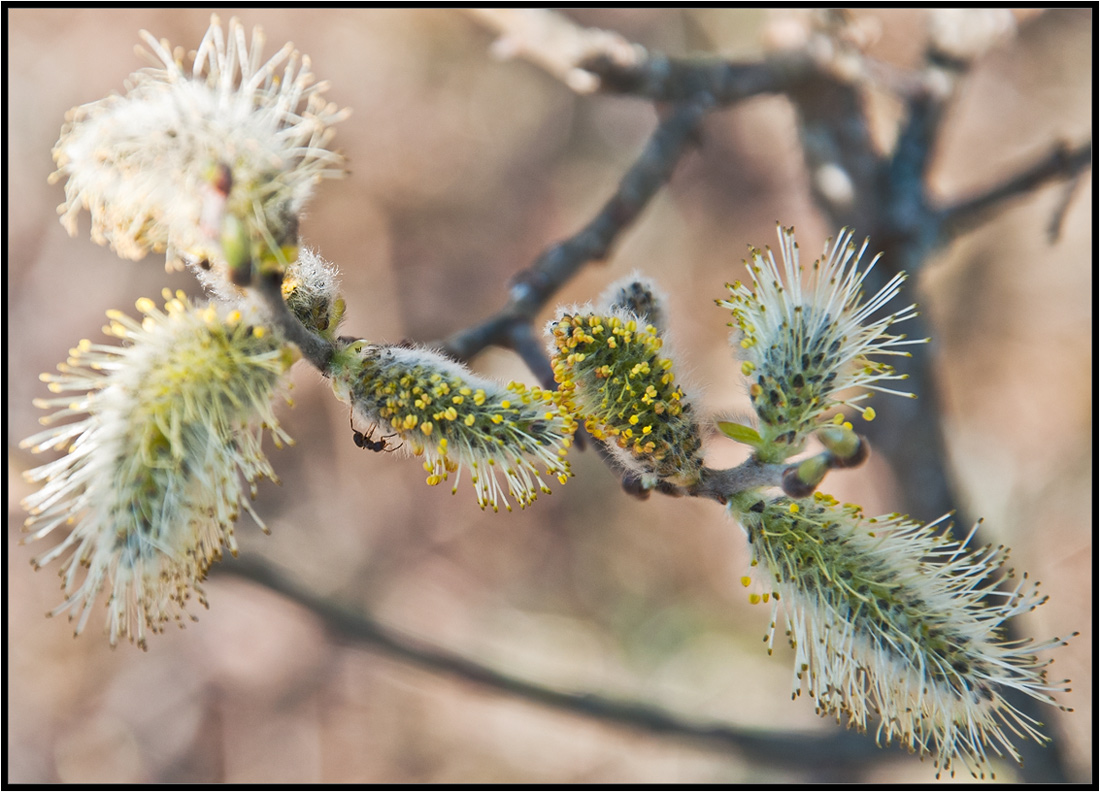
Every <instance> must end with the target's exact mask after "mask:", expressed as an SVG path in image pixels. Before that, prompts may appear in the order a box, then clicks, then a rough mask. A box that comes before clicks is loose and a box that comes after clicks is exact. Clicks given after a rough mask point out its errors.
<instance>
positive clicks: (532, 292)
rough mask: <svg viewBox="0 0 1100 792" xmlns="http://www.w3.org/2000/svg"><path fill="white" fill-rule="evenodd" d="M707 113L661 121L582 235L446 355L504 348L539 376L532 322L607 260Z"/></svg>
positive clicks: (529, 275) (546, 255)
mask: <svg viewBox="0 0 1100 792" xmlns="http://www.w3.org/2000/svg"><path fill="white" fill-rule="evenodd" d="M707 109H708V108H707V106H706V105H704V104H700V103H691V104H686V105H683V106H680V107H677V108H675V109H674V110H673V111H672V113H671V114H670V115H669V116H668V117H667V118H665V119H664V120H662V121H661V122H660V124H658V126H657V129H656V130H655V131H654V132H653V135H652V136H651V137H650V139H649V142H648V143H647V144H646V146H645V148H644V149H643V150H642V154H641V156H640V157H639V158H638V160H637V161H636V162H635V163H634V164H633V165H632V166H631V168H630V170H628V171H627V172H626V175H624V176H623V179H622V181H621V182H620V183H619V188H618V190H616V192H615V194H614V195H613V196H612V197H611V199H610V200H609V201H608V202H607V203H606V204H604V207H603V208H602V209H601V210H600V212H599V214H597V215H596V216H595V217H594V218H593V219H592V221H591V222H589V223H588V225H586V226H585V227H584V228H582V229H581V230H580V231H579V232H578V233H576V234H575V235H573V236H572V237H570V238H568V239H566V240H564V241H562V242H559V243H558V244H556V245H554V246H552V247H550V248H549V249H547V250H546V251H544V252H543V253H542V254H541V255H540V256H539V257H538V259H537V260H536V261H535V263H534V264H533V265H532V266H531V267H530V268H529V269H527V270H524V271H523V272H521V273H519V274H518V275H517V276H516V277H515V279H514V280H513V284H512V288H511V294H510V295H509V299H508V302H507V304H506V305H505V306H504V307H503V308H501V309H500V311H498V312H497V313H496V314H495V315H493V316H491V317H490V318H488V319H487V320H485V321H484V322H482V323H481V324H478V325H476V326H474V327H470V328H467V329H465V330H461V331H459V332H457V333H455V334H454V335H452V336H451V337H450V338H448V339H447V340H446V341H445V342H444V343H443V344H442V346H443V348H444V349H445V350H446V351H447V352H448V354H451V355H453V356H454V357H456V358H458V359H460V360H468V359H469V358H471V357H473V356H474V355H476V354H477V353H478V352H481V351H482V350H483V349H485V348H486V347H487V346H492V345H496V346H502V347H506V348H509V349H514V350H516V351H517V352H522V353H523V356H524V360H525V361H526V362H527V364H528V365H529V366H531V367H532V370H533V371H535V373H536V374H539V373H540V372H539V369H542V368H543V366H542V364H537V367H536V366H532V361H531V360H529V359H528V357H529V356H530V355H531V354H532V347H531V344H530V339H531V332H532V331H531V322H532V321H533V319H534V317H535V315H536V314H537V313H538V312H539V311H540V310H541V309H542V308H543V306H544V305H545V304H546V303H547V301H548V300H549V299H550V298H551V297H552V296H553V295H554V293H555V292H557V290H558V289H560V288H561V286H562V285H563V284H564V283H565V282H566V281H568V280H569V279H570V278H572V277H573V276H574V275H575V274H576V273H577V271H578V270H579V269H580V268H581V267H583V266H585V265H586V264H588V263H589V262H592V261H599V260H601V259H604V258H606V257H607V255H608V254H609V253H610V250H611V248H612V246H613V245H614V244H615V242H616V240H617V239H618V238H619V236H620V235H621V234H622V232H623V231H624V230H625V229H626V228H627V227H629V226H630V224H631V223H633V222H634V220H636V219H637V217H638V216H639V215H640V214H641V213H642V210H643V209H645V207H646V206H647V205H648V204H649V201H650V199H651V198H652V197H653V196H654V195H655V194H656V193H657V191H658V190H659V189H660V188H661V187H662V186H664V184H665V182H667V181H668V179H669V177H670V176H671V175H672V171H673V169H674V168H675V167H676V163H677V162H679V160H680V157H681V156H682V155H683V153H684V152H685V151H686V150H687V147H688V145H689V144H690V143H691V142H692V140H693V139H694V135H695V132H696V130H697V129H698V127H699V123H700V122H701V121H702V119H703V116H704V115H705V114H706V111H707ZM540 379H541V376H540ZM550 386H551V387H552V378H551V382H550Z"/></svg>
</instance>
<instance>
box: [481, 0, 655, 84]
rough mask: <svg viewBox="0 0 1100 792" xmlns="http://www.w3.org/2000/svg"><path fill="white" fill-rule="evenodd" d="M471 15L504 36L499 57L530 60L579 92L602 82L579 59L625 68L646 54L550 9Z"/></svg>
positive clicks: (488, 10) (483, 10) (499, 42)
mask: <svg viewBox="0 0 1100 792" xmlns="http://www.w3.org/2000/svg"><path fill="white" fill-rule="evenodd" d="M467 13H468V14H470V16H472V17H473V18H474V19H476V20H477V21H478V22H480V23H481V24H483V25H485V26H487V27H489V28H490V29H492V30H493V31H495V32H496V33H498V34H500V38H498V39H497V40H496V41H495V42H494V43H493V47H492V52H493V54H494V55H496V56H497V57H498V58H523V59H525V60H529V61H531V62H532V63H535V64H537V65H539V66H541V67H542V68H543V69H545V70H546V71H547V72H549V73H550V74H552V75H554V76H555V77H557V78H558V79H559V80H561V81H562V82H564V83H565V84H566V85H568V86H569V87H570V88H572V89H573V90H574V91H576V92H577V93H591V92H592V91H595V90H596V89H597V88H598V87H599V80H598V79H597V78H596V77H595V76H594V75H592V74H591V73H590V72H588V71H586V70H585V69H584V68H582V67H580V66H579V64H580V63H581V61H583V60H585V59H587V58H591V57H593V56H597V55H598V56H600V57H603V58H607V59H608V60H611V61H613V62H615V63H619V64H622V65H624V66H626V65H629V64H632V63H636V62H637V61H639V60H640V59H642V58H643V57H644V55H645V50H644V49H643V48H642V47H641V46H639V45H637V44H632V43H631V42H629V41H627V40H626V39H625V38H623V37H622V36H620V35H619V34H618V33H612V32H611V31H608V30H600V29H598V28H585V27H581V26H580V25H577V24H574V23H573V22H572V21H570V20H569V19H567V18H566V17H564V16H562V15H561V14H558V13H556V12H554V11H548V10H546V9H534V8H470V9H467Z"/></svg>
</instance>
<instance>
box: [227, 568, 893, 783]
mask: <svg viewBox="0 0 1100 792" xmlns="http://www.w3.org/2000/svg"><path fill="white" fill-rule="evenodd" d="M217 570H218V573H219V574H220V573H228V574H232V575H236V576H238V577H240V578H243V579H245V580H249V581H251V582H253V583H256V584H258V585H261V586H264V587H265V588H267V589H270V590H271V591H274V592H276V593H278V594H280V595H281V596H283V597H285V598H286V599H287V600H289V601H291V602H293V603H295V604H297V605H300V606H302V607H303V608H305V609H306V610H308V611H310V612H311V613H313V614H314V615H316V616H317V617H318V618H320V619H321V620H322V621H323V622H324V623H325V625H326V626H327V627H328V628H329V629H330V630H331V631H332V632H333V633H334V634H335V635H337V636H339V637H340V638H342V639H343V640H345V641H350V642H352V643H354V644H357V645H361V646H363V647H365V648H369V649H371V650H373V651H378V652H382V653H383V654H386V655H388V656H390V657H394V658H396V659H398V660H401V661H402V662H407V663H411V664H413V665H416V666H419V667H421V668H424V669H426V670H428V671H432V672H436V673H442V674H446V675H447V676H450V677H454V678H457V679H461V680H464V681H466V682H472V683H474V684H476V685H478V686H480V687H483V688H487V689H489V690H492V691H495V692H497V693H502V694H506V695H509V696H515V697H518V698H521V699H524V700H526V701H530V702H533V703H537V704H541V705H543V706H547V707H552V708H554V709H558V710H561V711H563V712H567V713H571V714H574V715H578V716H581V717H585V718H591V719H594V720H598V721H603V722H605V723H610V724H614V725H618V726H625V727H628V728H631V729H635V730H639V731H643V732H652V733H657V734H664V735H668V736H670V737H674V738H678V739H685V740H691V741H699V742H701V743H702V744H708V743H709V744H710V745H711V746H713V748H714V749H715V750H722V751H726V750H733V751H736V752H737V753H738V754H740V755H741V756H743V757H744V758H746V759H748V760H750V761H752V762H755V763H759V764H764V765H772V766H780V767H791V766H800V767H805V768H810V769H812V770H813V771H814V772H815V774H820V773H822V772H825V771H837V770H848V771H851V770H854V769H855V768H856V767H859V766H861V765H864V764H866V763H867V762H868V761H873V760H876V759H878V758H880V757H881V756H883V755H884V754H883V753H882V749H881V748H879V747H878V746H876V745H875V743H874V741H873V740H872V739H871V738H870V737H868V736H866V735H855V734H853V733H851V732H847V733H846V732H840V731H836V732H832V733H829V734H825V735H821V736H818V735H813V734H799V733H795V732H775V731H765V730H757V729H740V728H737V727H734V726H730V725H728V724H722V723H714V722H711V723H704V722H699V721H696V720H690V719H688V718H685V717H683V716H681V715H678V714H676V713H673V712H670V711H668V710H665V709H662V708H660V707H656V706H653V705H650V704H645V703H642V702H637V701H625V700H621V699H614V698H610V697H607V696H603V695H600V694H596V693H578V692H570V691H561V690H555V689H553V688H549V687H546V686H543V685H538V684H535V683H532V682H528V681H526V680H523V679H520V678H518V677H515V676H512V675H510V674H505V673H503V672H501V671H498V670H496V669H494V668H490V667H489V666H486V665H484V664H482V663H478V662H476V661H474V660H471V659H469V658H467V657H463V656H461V655H459V654H456V653H454V652H449V651H446V650H443V649H439V648H437V647H433V646H430V645H428V644H426V643H425V642H423V641H421V640H419V639H416V638H413V637H411V636H408V635H402V634H400V633H398V632H396V631H394V630H392V629H390V628H388V627H385V626H383V625H382V624H380V623H379V622H378V621H376V620H375V619H373V618H372V617H371V616H369V615H368V614H365V613H362V612H360V611H357V610H355V609H352V608H348V607H346V606H342V605H339V604H337V603H335V602H333V601H331V600H328V599H326V598H324V597H321V596H319V595H317V594H315V593H314V592H312V591H310V590H309V589H308V588H306V587H304V586H300V585H298V584H297V583H295V582H293V581H292V580H290V579H289V578H288V577H286V576H285V575H283V574H282V573H280V572H279V571H277V570H276V569H275V568H273V567H272V566H271V565H270V564H268V563H266V562H263V561H258V560H256V559H254V558H253V559H248V560H244V559H237V560H234V561H233V562H231V563H227V564H221V565H219V566H218V567H217Z"/></svg>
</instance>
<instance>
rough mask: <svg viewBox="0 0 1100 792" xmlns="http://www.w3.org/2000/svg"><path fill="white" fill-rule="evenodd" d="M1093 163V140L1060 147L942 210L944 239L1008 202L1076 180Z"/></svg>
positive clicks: (942, 233) (951, 237)
mask: <svg viewBox="0 0 1100 792" xmlns="http://www.w3.org/2000/svg"><path fill="white" fill-rule="evenodd" d="M1091 163H1092V141H1091V140H1090V141H1088V142H1087V143H1083V144H1081V145H1080V146H1077V147H1076V148H1071V147H1070V146H1068V145H1066V144H1064V143H1063V144H1060V145H1058V146H1055V148H1054V149H1053V150H1052V151H1051V152H1050V153H1049V154H1047V155H1046V156H1045V157H1043V158H1042V159H1040V160H1038V161H1037V162H1035V163H1033V164H1032V165H1029V166H1028V167H1026V168H1023V169H1022V170H1020V171H1019V172H1018V173H1016V174H1014V175H1013V176H1010V177H1009V178H1007V179H1005V180H1004V181H1002V182H1001V183H1000V184H997V185H995V186H993V187H991V188H989V189H988V190H985V191H984V192H982V193H979V194H978V195H975V196H973V197H971V198H966V199H964V200H961V201H956V202H955V203H953V204H951V205H949V206H946V207H944V208H943V209H941V210H940V222H941V224H942V230H941V232H940V233H941V237H942V239H943V240H944V241H948V240H950V239H953V238H954V237H956V236H958V235H959V234H961V233H963V232H965V231H966V230H968V229H970V228H973V227H974V226H976V225H977V224H978V223H980V222H982V221H984V220H986V219H988V217H989V216H990V215H991V214H993V213H994V212H996V211H998V210H1000V209H1001V208H1002V207H1004V206H1005V204H1007V203H1008V202H1010V201H1012V200H1014V199H1016V198H1020V197H1022V196H1025V195H1027V194H1029V193H1031V192H1033V191H1034V190H1036V189H1038V188H1040V187H1042V186H1043V185H1044V184H1046V183H1048V182H1051V181H1055V180H1060V179H1072V178H1075V177H1077V176H1078V175H1079V174H1080V173H1082V172H1083V171H1084V170H1085V168H1087V167H1088V166H1089V165H1090V164H1091Z"/></svg>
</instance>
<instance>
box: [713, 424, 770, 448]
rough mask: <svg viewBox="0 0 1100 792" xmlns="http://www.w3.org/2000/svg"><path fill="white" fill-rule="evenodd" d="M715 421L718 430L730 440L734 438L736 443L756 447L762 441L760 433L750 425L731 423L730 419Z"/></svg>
mask: <svg viewBox="0 0 1100 792" xmlns="http://www.w3.org/2000/svg"><path fill="white" fill-rule="evenodd" d="M717 423H718V431H720V432H721V433H722V434H724V435H725V436H726V437H728V438H730V439H731V440H736V441H737V442H738V443H744V444H745V445H750V446H753V447H754V448H758V447H759V446H760V444H761V443H762V442H763V439H762V438H761V437H760V434H759V433H758V432H757V431H756V430H755V429H753V428H752V427H751V426H745V425H744V424H739V423H733V422H732V421H718V422H717Z"/></svg>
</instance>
